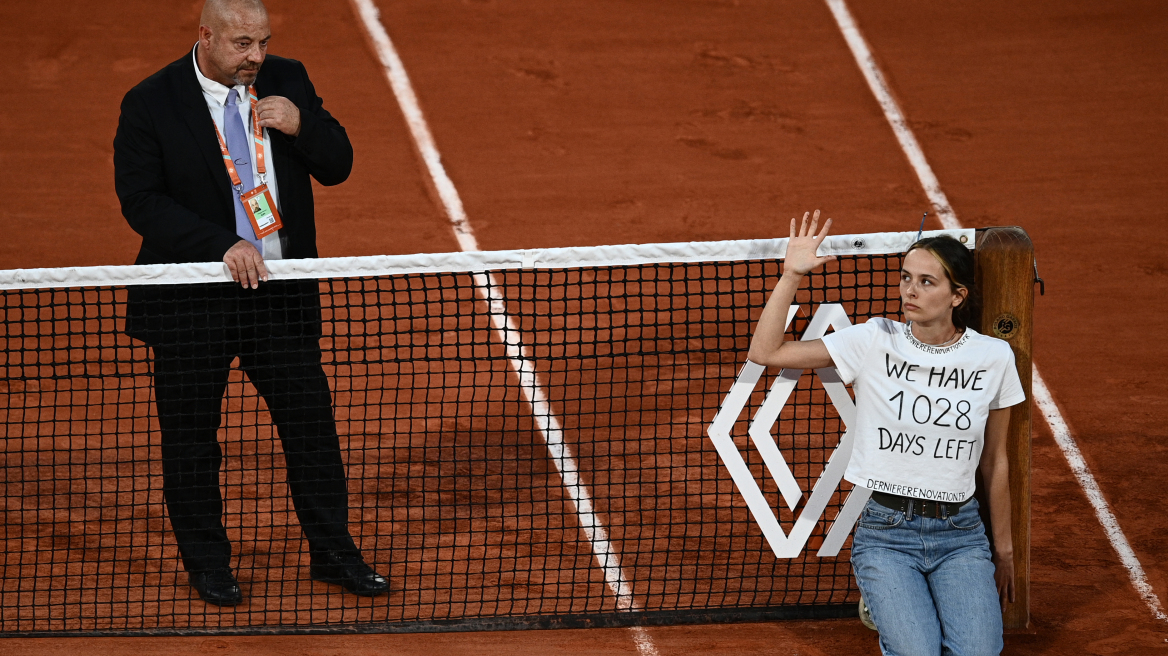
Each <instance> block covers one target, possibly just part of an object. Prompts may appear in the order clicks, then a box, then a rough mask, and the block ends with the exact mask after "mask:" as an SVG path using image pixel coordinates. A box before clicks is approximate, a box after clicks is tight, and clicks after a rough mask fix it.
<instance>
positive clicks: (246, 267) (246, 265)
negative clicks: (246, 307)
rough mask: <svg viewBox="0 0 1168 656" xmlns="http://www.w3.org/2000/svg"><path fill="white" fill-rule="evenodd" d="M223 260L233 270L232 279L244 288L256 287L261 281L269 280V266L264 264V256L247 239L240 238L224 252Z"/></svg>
mask: <svg viewBox="0 0 1168 656" xmlns="http://www.w3.org/2000/svg"><path fill="white" fill-rule="evenodd" d="M223 261H224V262H226V263H227V269H228V270H229V271H231V279H232V280H234V281H235V282H237V283H239V284H241V285H243V288H244V289H255V288H257V287H259V286H260V281H263V282H267V281H268V267H266V266H264V256H262V255H260V252H259V251H257V250H256V249H255V246H252V245H251V244H249V243H248V242H247V241H245V240H243V239H240V240H239V241H237V242H235V245H234V246H232V247H231V248H229V249H227V252H226V253H224V254H223Z"/></svg>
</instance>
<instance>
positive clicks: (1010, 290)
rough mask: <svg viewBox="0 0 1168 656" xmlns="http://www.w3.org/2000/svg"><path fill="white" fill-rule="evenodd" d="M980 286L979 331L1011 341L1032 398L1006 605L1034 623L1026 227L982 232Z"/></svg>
mask: <svg viewBox="0 0 1168 656" xmlns="http://www.w3.org/2000/svg"><path fill="white" fill-rule="evenodd" d="M976 246H977V248H976V250H975V251H974V253H975V254H976V257H977V289H978V291H979V292H980V294H981V297H982V304H981V319H980V322H979V323H978V325H979V331H980V332H981V333H982V334H983V335H989V336H992V337H998V338H1001V339H1004V340H1006V342H1007V343H1008V344H1009V345H1010V347H1011V348H1012V349H1013V350H1014V358H1015V361H1016V362H1017V365H1018V376H1019V378H1021V379H1022V388H1023V389H1024V390H1026V402H1025V403H1020V404H1018V405H1016V406H1014V407H1013V409H1012V412H1011V413H1010V432H1009V440H1008V444H1009V446H1008V449H1009V455H1010V499H1011V503H1012V508H1011V510H1012V512H1011V516H1012V519H1013V524H1014V525H1013V537H1014V572H1015V579H1014V580H1015V583H1014V585H1015V587H1016V596H1015V601H1014V603H1012V604H1007V605H1006V610H1005V613H1003V616H1002V617H1003V620H1004V624H1005V628H1006V629H1014V630H1018V629H1026V628H1027V627H1028V626H1029V624H1030V408H1031V401H1030V398H1031V393H1030V385H1031V372H1032V371H1033V369H1032V365H1031V360H1032V350H1031V347H1032V336H1033V325H1034V282H1035V278H1034V245H1033V244H1032V243H1031V242H1030V237H1029V236H1027V234H1026V231H1024V230H1022V229H1021V228H987V229H985V230H979V231H978V234H977V244H976Z"/></svg>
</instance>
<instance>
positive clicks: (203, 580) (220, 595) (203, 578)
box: [187, 567, 243, 606]
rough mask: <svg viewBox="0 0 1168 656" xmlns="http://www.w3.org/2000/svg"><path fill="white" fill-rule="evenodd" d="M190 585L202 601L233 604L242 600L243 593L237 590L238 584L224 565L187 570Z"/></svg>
mask: <svg viewBox="0 0 1168 656" xmlns="http://www.w3.org/2000/svg"><path fill="white" fill-rule="evenodd" d="M187 578H188V579H190V582H191V587H192V588H194V589H195V592H198V593H199V596H200V597H202V598H203V601H205V602H207V603H209V604H214V605H216V606H234V605H235V604H238V603H239V602H241V601H243V593H242V592H240V591H239V584H238V583H236V582H235V577H234V576H232V575H231V570H229V569H227V568H226V567H223V568H219V569H208V570H204V571H201V572H188V573H187Z"/></svg>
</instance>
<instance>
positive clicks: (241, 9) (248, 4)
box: [199, 0, 268, 30]
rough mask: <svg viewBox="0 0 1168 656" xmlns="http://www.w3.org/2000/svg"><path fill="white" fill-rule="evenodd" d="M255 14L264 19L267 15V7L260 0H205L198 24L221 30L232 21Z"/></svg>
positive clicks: (252, 16)
mask: <svg viewBox="0 0 1168 656" xmlns="http://www.w3.org/2000/svg"><path fill="white" fill-rule="evenodd" d="M257 14H258V15H259V16H262V17H263V18H264V19H265V20H266V19H267V17H268V8H267V7H265V6H264V3H263V2H262V0H207V1H206V2H204V3H203V13H202V14H201V15H200V16H199V25H205V26H207V27H209V28H211V29H212V30H221V29H223V28H225V27H227V26H229V25H231V24H232V23H238V22H241V21H246V20H247V19H249V18H254V17H257V16H256V15H257Z"/></svg>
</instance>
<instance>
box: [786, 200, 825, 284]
mask: <svg viewBox="0 0 1168 656" xmlns="http://www.w3.org/2000/svg"><path fill="white" fill-rule="evenodd" d="M808 217H810V218H811V223H810V225H808V223H807V218H808ZM818 227H819V210H815V214H814V215H812V214H811V213H810V212H804V213H803V223H802V224H801V225H800V226H799V227H798V230H797V231H796V226H795V219H794V218H792V219H791V238H790V240H788V241H787V256H786V257H785V258H783V267H784V268H783V270H784V272H790V273H794V274H797V275H800V276H802V275H806V274H808V273H810V272H812V271H814V270H815V269H817V268H819V267H820V266H823V264H824V263H825V262H831V261H832V260H834V259H835V256H834V255H824V256H822V257H820V256H819V255H817V254H816V253H817V251H818V250H819V246H820V244H822V243H823V240H824V239H826V238H827V231H828V229H829V228H831V219H828V220H827V221H824V223H823V229H822V230H820V231H819V233H818V234H816V232H815V230H816V229H817V228H818Z"/></svg>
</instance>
